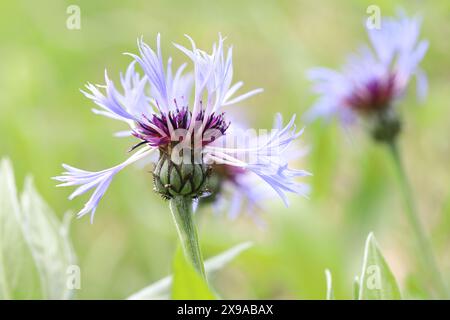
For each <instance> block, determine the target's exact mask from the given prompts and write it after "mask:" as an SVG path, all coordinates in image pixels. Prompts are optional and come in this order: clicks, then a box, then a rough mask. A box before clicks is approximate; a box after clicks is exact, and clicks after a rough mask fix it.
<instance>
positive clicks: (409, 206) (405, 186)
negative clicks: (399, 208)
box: [387, 141, 448, 298]
mask: <svg viewBox="0 0 450 320" xmlns="http://www.w3.org/2000/svg"><path fill="white" fill-rule="evenodd" d="M387 145H388V147H389V151H390V154H391V156H392V160H393V162H394V164H395V169H396V171H397V175H398V178H399V181H400V184H401V189H402V193H403V198H404V202H405V205H406V214H407V218H408V220H409V223H410V224H411V227H412V229H413V231H414V234H415V237H416V240H417V245H418V248H419V249H420V252H421V253H422V254H423V256H422V258H423V261H422V262H423V263H424V264H425V267H426V268H428V269H429V270H430V274H431V278H432V280H433V282H434V285H435V288H436V289H437V290H438V291H439V292H440V294H441V295H442V297H443V298H447V297H448V289H447V285H446V282H445V280H444V278H443V277H442V274H441V272H440V271H439V267H438V264H437V262H436V258H435V256H434V253H433V249H432V246H431V243H430V241H429V239H428V238H427V236H426V234H425V230H424V228H423V226H422V224H421V222H420V219H419V214H418V212H417V208H416V205H415V202H414V197H413V194H412V191H411V187H410V185H409V182H408V178H407V176H406V173H405V170H404V167H403V164H402V160H401V156H400V152H399V150H398V146H397V143H396V142H395V141H390V142H388V143H387Z"/></svg>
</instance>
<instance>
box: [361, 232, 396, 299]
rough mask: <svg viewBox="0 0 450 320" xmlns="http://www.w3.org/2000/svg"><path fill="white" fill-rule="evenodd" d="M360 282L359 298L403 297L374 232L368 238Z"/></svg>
mask: <svg viewBox="0 0 450 320" xmlns="http://www.w3.org/2000/svg"><path fill="white" fill-rule="evenodd" d="M359 284H360V286H359V300H398V299H401V295H400V290H399V288H398V285H397V282H396V280H395V277H394V275H393V273H392V271H391V269H390V268H389V266H388V264H387V263H386V260H385V259H384V257H383V255H382V253H381V251H380V249H379V247H378V245H377V243H376V240H375V237H374V235H373V233H370V234H369V236H368V237H367V240H366V247H365V250H364V260H363V267H362V272H361V277H360V282H359Z"/></svg>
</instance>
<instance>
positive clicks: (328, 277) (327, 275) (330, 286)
mask: <svg viewBox="0 0 450 320" xmlns="http://www.w3.org/2000/svg"><path fill="white" fill-rule="evenodd" d="M325 278H326V281H327V300H334V293H333V280H332V278H331V272H330V270H328V269H325Z"/></svg>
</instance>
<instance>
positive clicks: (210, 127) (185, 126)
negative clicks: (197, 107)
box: [133, 107, 230, 148]
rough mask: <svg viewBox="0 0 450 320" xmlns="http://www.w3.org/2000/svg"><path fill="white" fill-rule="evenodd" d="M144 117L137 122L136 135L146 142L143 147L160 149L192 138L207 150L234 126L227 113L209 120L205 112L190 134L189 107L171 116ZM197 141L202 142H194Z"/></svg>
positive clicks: (170, 114) (190, 119)
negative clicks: (226, 118) (226, 119)
mask: <svg viewBox="0 0 450 320" xmlns="http://www.w3.org/2000/svg"><path fill="white" fill-rule="evenodd" d="M142 117H143V118H142V120H140V121H138V122H136V124H137V127H136V128H135V129H134V131H133V135H134V136H135V137H136V138H139V139H141V140H142V142H141V143H140V144H139V145H141V144H143V143H147V144H149V145H151V146H154V147H160V148H165V147H167V146H169V145H175V144H177V143H179V142H181V141H184V140H185V139H186V138H187V135H188V134H190V135H191V138H192V140H191V141H193V143H197V145H201V146H205V145H207V144H208V143H211V142H213V141H214V140H216V139H218V138H219V137H220V136H222V135H224V134H225V131H226V130H227V129H228V127H229V125H230V123H229V122H226V121H225V117H224V113H221V114H216V113H214V112H213V113H211V114H210V115H209V116H207V118H206V119H205V111H204V110H201V111H200V112H199V113H198V114H197V116H196V117H195V123H194V125H193V128H192V129H193V130H189V129H190V127H191V121H192V112H191V111H190V110H189V108H188V107H182V108H177V109H175V110H174V111H170V112H168V113H165V112H162V111H160V112H159V114H156V113H155V114H152V115H151V116H150V117H147V116H146V115H142ZM194 139H198V140H199V141H195V142H194Z"/></svg>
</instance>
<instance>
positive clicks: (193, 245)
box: [169, 196, 206, 280]
mask: <svg viewBox="0 0 450 320" xmlns="http://www.w3.org/2000/svg"><path fill="white" fill-rule="evenodd" d="M169 206H170V211H172V216H173V219H174V221H175V225H176V227H177V231H178V236H179V238H180V242H181V247H182V248H183V252H184V255H185V256H186V258H187V259H188V260H189V261H190V262H191V263H192V265H193V266H194V268H195V269H196V270H197V272H198V273H199V274H200V275H201V276H202V277H203V278H204V279H205V280H206V275H205V267H204V265H203V257H202V252H201V250H200V245H199V241H198V235H197V228H196V225H195V221H194V215H193V212H192V199H191V198H189V197H184V196H175V197H173V198H172V199H170V201H169Z"/></svg>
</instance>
